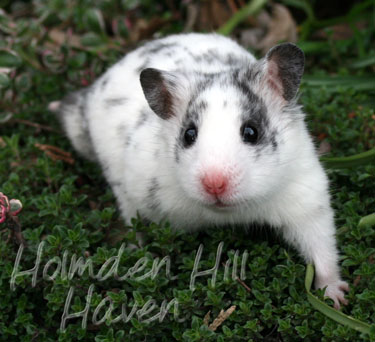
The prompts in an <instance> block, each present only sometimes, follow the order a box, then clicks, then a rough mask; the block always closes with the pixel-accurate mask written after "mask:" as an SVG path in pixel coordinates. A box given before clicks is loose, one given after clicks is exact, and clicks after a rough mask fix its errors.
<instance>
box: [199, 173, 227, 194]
mask: <svg viewBox="0 0 375 342" xmlns="http://www.w3.org/2000/svg"><path fill="white" fill-rule="evenodd" d="M202 184H203V186H204V189H205V190H206V192H208V193H209V194H211V195H221V194H223V193H224V192H225V191H226V189H227V187H228V178H227V177H226V176H224V175H223V174H221V173H208V174H206V175H205V176H204V177H203V178H202Z"/></svg>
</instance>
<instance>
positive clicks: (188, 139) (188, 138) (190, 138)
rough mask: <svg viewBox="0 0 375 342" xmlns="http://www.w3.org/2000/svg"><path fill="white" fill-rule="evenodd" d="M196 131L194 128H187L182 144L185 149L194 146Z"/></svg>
mask: <svg viewBox="0 0 375 342" xmlns="http://www.w3.org/2000/svg"><path fill="white" fill-rule="evenodd" d="M197 136H198V130H197V128H196V127H195V126H191V127H189V128H188V129H187V130H186V131H185V134H184V144H185V147H189V146H191V145H193V144H194V142H195V140H197Z"/></svg>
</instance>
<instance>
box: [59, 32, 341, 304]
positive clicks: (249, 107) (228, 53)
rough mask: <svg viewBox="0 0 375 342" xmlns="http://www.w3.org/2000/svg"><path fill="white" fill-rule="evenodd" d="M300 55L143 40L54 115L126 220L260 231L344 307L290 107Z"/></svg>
mask: <svg viewBox="0 0 375 342" xmlns="http://www.w3.org/2000/svg"><path fill="white" fill-rule="evenodd" d="M303 69H304V54H303V52H302V51H301V50H300V49H299V48H298V47H297V46H296V45H294V44H291V43H284V44H280V45H277V46H275V47H273V48H272V49H271V50H270V51H269V52H268V53H267V55H266V56H265V57H264V58H263V59H261V60H259V61H257V60H256V59H255V58H254V57H253V56H252V55H251V54H250V53H249V52H248V51H246V50H245V49H244V48H242V47H241V46H239V45H238V44H237V43H235V42H234V41H232V40H230V39H229V38H226V37H223V36H220V35H217V34H197V33H191V34H180V35H172V36H169V37H166V38H162V39H158V40H155V41H151V42H148V43H146V44H144V45H143V46H141V47H139V48H137V49H136V50H134V51H133V52H130V53H129V54H127V55H126V56H125V57H124V58H122V59H121V60H120V61H119V62H118V63H117V64H115V65H113V66H112V67H111V68H110V69H109V70H108V71H107V72H106V73H104V75H102V76H101V77H100V78H99V79H98V80H97V81H96V82H95V83H94V84H93V85H92V86H90V87H88V88H85V89H83V90H80V91H77V92H75V93H73V94H70V95H68V96H67V97H66V98H65V99H63V100H62V101H61V103H60V106H59V114H58V116H59V118H60V120H61V121H62V124H63V126H64V128H65V131H66V133H67V135H68V137H69V138H70V140H71V142H72V144H73V145H74V147H75V148H76V150H77V151H78V152H79V153H81V154H82V155H83V156H85V157H87V158H88V159H90V160H95V161H97V162H98V163H99V164H100V165H101V167H102V170H103V172H104V174H105V177H106V179H107V181H108V183H109V184H110V186H111V187H112V189H113V192H114V194H115V196H116V198H117V202H118V205H119V207H120V209H121V213H122V216H123V217H124V219H125V221H126V222H127V223H130V219H131V218H132V217H135V216H136V215H137V213H139V214H140V216H141V217H143V218H145V219H147V220H150V221H155V222H160V221H163V220H168V221H169V222H170V223H171V225H172V227H175V228H181V229H189V230H193V229H198V228H200V227H205V226H217V227H218V228H219V227H220V226H224V225H243V226H247V225H250V224H251V223H253V222H257V223H266V224H268V225H270V226H272V227H274V229H275V230H279V231H281V233H282V235H283V236H284V238H285V239H286V241H288V242H289V243H290V244H292V245H293V246H294V247H295V248H296V249H297V250H298V251H299V252H300V253H301V255H302V256H303V257H304V258H305V260H306V262H308V263H310V262H311V263H313V264H314V265H315V270H316V277H315V286H316V287H317V288H325V287H326V290H325V294H326V295H327V296H328V297H330V298H332V299H333V301H334V306H335V307H336V308H339V307H340V304H346V303H347V300H346V299H345V298H344V295H345V291H348V284H347V283H346V282H344V281H342V280H341V278H340V272H339V266H338V252H337V248H336V240H335V226H334V213H333V210H332V208H331V206H330V196H329V191H328V180H327V176H326V174H325V172H324V170H323V168H322V166H321V165H320V163H319V159H318V156H317V153H316V151H315V148H314V145H313V142H312V139H311V137H310V136H309V133H308V131H307V128H306V124H305V122H304V117H305V115H304V113H303V110H302V108H301V106H300V105H298V104H297V91H298V88H299V84H300V81H301V77H302V74H303Z"/></svg>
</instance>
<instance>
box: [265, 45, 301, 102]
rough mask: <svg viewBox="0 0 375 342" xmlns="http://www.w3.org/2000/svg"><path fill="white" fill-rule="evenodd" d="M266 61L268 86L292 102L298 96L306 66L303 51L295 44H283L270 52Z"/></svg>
mask: <svg viewBox="0 0 375 342" xmlns="http://www.w3.org/2000/svg"><path fill="white" fill-rule="evenodd" d="M264 59H265V62H266V81H267V84H268V86H269V87H271V88H272V90H274V91H275V92H277V93H278V94H279V95H281V96H282V97H283V98H284V99H285V100H286V101H290V100H292V99H293V98H294V97H295V95H296V94H297V91H298V88H299V85H300V83H301V78H302V74H303V69H304V66H305V55H304V53H303V52H302V50H301V49H300V48H299V47H297V45H295V44H292V43H283V44H279V45H276V46H274V47H273V48H272V49H271V50H269V51H268V53H267V55H266V56H265V58H264Z"/></svg>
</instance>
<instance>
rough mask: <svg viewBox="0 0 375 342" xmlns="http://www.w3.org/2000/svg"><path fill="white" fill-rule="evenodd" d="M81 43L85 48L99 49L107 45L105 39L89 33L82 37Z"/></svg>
mask: <svg viewBox="0 0 375 342" xmlns="http://www.w3.org/2000/svg"><path fill="white" fill-rule="evenodd" d="M81 43H82V45H84V46H90V47H97V46H100V45H102V44H103V43H105V41H104V39H103V37H101V36H99V35H98V34H96V33H93V32H88V33H86V34H85V35H83V36H82V37H81Z"/></svg>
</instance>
